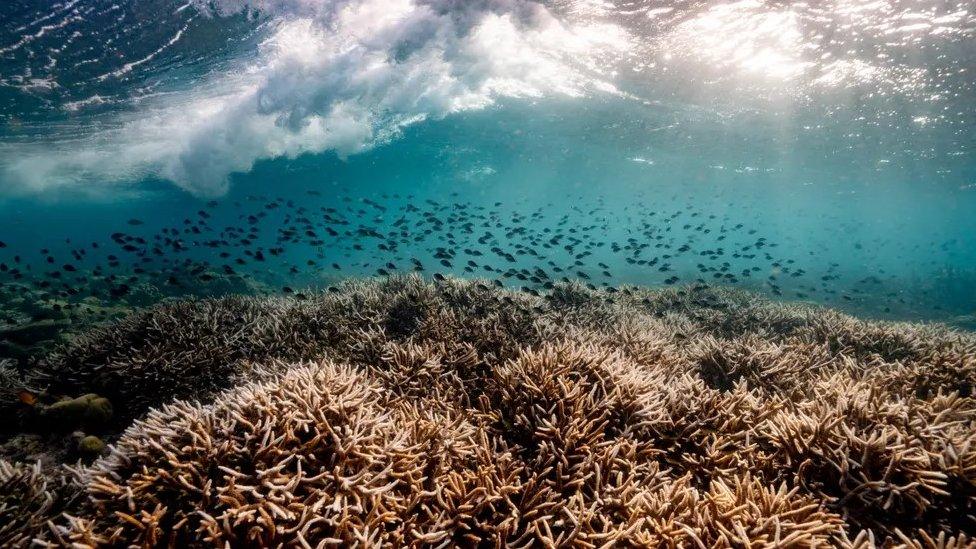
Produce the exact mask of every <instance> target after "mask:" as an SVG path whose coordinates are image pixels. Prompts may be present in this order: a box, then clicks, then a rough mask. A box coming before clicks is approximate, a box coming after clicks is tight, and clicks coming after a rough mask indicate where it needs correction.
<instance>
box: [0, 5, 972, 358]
mask: <svg viewBox="0 0 976 549" xmlns="http://www.w3.org/2000/svg"><path fill="white" fill-rule="evenodd" d="M974 136H976V7H974V6H973V4H972V3H971V2H968V1H962V0H961V1H896V0H872V1H867V0H863V1H860V0H837V1H828V2H812V3H794V2H776V1H760V0H740V1H727V2H719V1H683V2H662V1H651V0H639V1H626V2H610V1H598V0H576V1H556V2H544V3H535V2H523V1H517V0H476V1H471V2H460V1H449V0H431V1H421V0H337V1H329V0H214V1H210V2H203V1H196V0H177V1H171V0H134V1H131V2H116V1H114V0H69V1H62V2H54V3H52V2H50V1H48V0H44V1H41V0H11V1H9V2H6V3H4V4H3V6H2V7H0V241H2V242H3V244H4V246H3V247H2V248H0V263H2V264H3V265H0V285H2V292H0V295H2V299H3V302H4V303H0V305H2V306H3V307H2V308H3V310H0V326H7V327H6V328H4V329H5V330H8V331H9V330H17V329H19V327H21V326H24V325H29V324H31V323H37V322H39V321H41V320H51V319H54V320H57V321H61V320H63V319H64V318H65V317H67V318H68V320H70V321H71V322H76V321H77V322H82V321H85V320H86V319H94V320H98V319H101V318H105V317H107V316H111V315H113V314H121V313H122V312H124V311H125V310H127V309H128V308H130V307H134V306H142V305H147V304H150V303H153V302H156V301H158V300H160V299H164V298H167V297H178V296H181V295H198V296H199V295H214V294H220V293H227V292H256V293H280V292H286V293H287V292H295V293H301V292H302V291H303V289H304V288H306V287H314V288H322V287H327V286H329V285H331V284H333V283H335V282H336V281H337V280H341V279H343V278H346V277H354V276H376V275H380V276H382V275H384V274H388V273H390V274H392V273H395V272H409V271H415V270H416V271H421V272H423V273H424V274H425V275H426V276H433V275H434V274H443V275H454V276H461V277H483V278H487V279H490V280H497V281H499V283H501V284H504V285H506V286H510V287H516V288H517V287H525V288H528V289H530V290H537V289H540V288H544V287H546V286H547V284H549V283H551V282H553V281H556V280H560V279H563V278H568V279H580V280H583V281H584V282H587V283H589V284H592V285H594V286H595V287H602V286H618V285H623V284H635V285H645V286H667V285H679V286H680V285H684V284H692V283H702V282H704V283H707V284H716V285H731V286H736V287H741V288H744V289H748V290H752V291H755V292H759V293H761V294H763V295H766V296H769V297H771V298H774V299H777V300H783V301H803V302H811V303H816V304H823V305H827V306H830V307H835V308H838V309H840V310H843V311H845V312H849V313H852V314H855V315H858V316H862V317H866V318H880V319H892V320H909V321H925V322H943V323H947V324H950V325H952V326H956V327H960V328H964V329H973V328H976V289H974V288H976V216H974V213H976V158H974V145H976V139H974ZM86 315H88V316H86ZM57 326H61V325H60V324H58V325H57ZM14 339H16V338H14ZM8 351H9V350H8Z"/></svg>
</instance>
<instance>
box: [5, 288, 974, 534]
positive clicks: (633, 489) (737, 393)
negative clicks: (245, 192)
mask: <svg viewBox="0 0 976 549" xmlns="http://www.w3.org/2000/svg"><path fill="white" fill-rule="evenodd" d="M2 379H3V381H2V383H3V387H2V388H0V390H2V392H3V394H4V395H5V397H6V396H10V395H19V398H4V400H3V406H4V407H5V408H4V409H3V410H2V411H3V413H4V415H5V417H7V418H15V419H14V420H12V421H10V420H8V423H9V424H10V425H8V426H7V427H5V429H6V430H8V431H10V432H9V433H6V434H5V437H6V438H7V439H8V442H7V443H6V446H7V447H9V446H10V445H11V444H12V442H11V441H14V440H19V441H20V450H19V451H20V453H21V454H22V455H20V456H19V457H18V456H17V455H16V453H17V452H14V451H12V450H11V451H7V452H6V454H7V455H8V456H9V459H4V460H0V484H2V486H0V497H2V500H0V546H3V547H28V546H36V547H79V548H80V547H189V546H204V547H215V546H216V547H258V546H261V547H306V548H307V547H330V546H351V545H355V546H386V547H398V546H415V547H416V546H424V547H452V546H486V547H487V546H512V547H552V546H570V547H617V546H622V547H628V546H641V547H700V548H704V547H817V546H820V547H825V546H838V547H863V548H867V547H896V546H897V547H909V548H937V547H946V548H948V547H968V546H972V544H973V543H974V541H973V539H972V538H971V537H970V535H971V533H972V532H973V531H974V527H976V519H974V516H973V512H974V503H976V444H974V442H976V430H974V428H973V427H974V421H976V401H974V400H973V386H974V382H976V337H974V336H973V335H971V334H964V333H961V332H955V331H951V330H949V329H945V328H937V327H924V326H920V325H911V324H894V323H886V322H870V321H861V320H856V319H854V318H852V317H849V316H845V315H843V314H840V313H837V312H834V311H832V310H829V309H823V308H814V307H810V306H801V305H791V304H781V303H774V302H769V301H766V300H764V299H761V298H759V297H757V296H755V295H752V294H748V293H745V292H743V291H740V290H732V289H719V288H711V287H706V286H704V285H693V286H685V287H680V288H678V287H675V288H669V289H661V290H650V289H643V288H637V287H619V288H612V287H611V288H607V289H605V290H592V289H589V288H587V287H585V286H582V285H579V284H576V283H570V284H563V283H561V284H557V285H555V287H554V288H552V289H551V290H549V291H545V292H540V295H538V296H536V295H530V294H528V293H526V292H520V291H509V290H505V289H501V288H498V287H495V286H494V285H490V284H489V283H485V282H481V281H477V280H473V281H462V280H458V279H453V278H446V279H443V280H441V279H438V280H434V281H429V280H425V279H422V278H420V277H418V276H393V277H389V278H383V279H363V280H352V281H348V282H346V283H343V284H341V285H339V286H337V287H332V288H330V289H329V291H326V292H323V293H318V294H315V293H311V294H308V295H307V296H305V297H304V299H302V298H299V297H287V298H271V297H226V298H219V299H209V300H189V301H181V302H174V303H163V304H159V305H157V306H155V307H153V308H149V309H146V310H143V311H140V312H136V313H133V314H132V315H131V316H129V317H127V318H125V319H124V320H121V321H118V322H115V323H112V324H107V325H104V326H102V327H98V328H94V329H92V330H90V331H89V332H87V333H85V334H83V335H82V336H80V337H77V338H75V339H74V340H72V341H70V342H67V343H63V344H61V345H60V346H59V347H58V348H57V349H56V350H55V351H53V352H52V353H51V354H49V355H48V356H47V357H46V359H45V360H43V361H42V363H41V365H40V367H39V369H38V370H37V371H36V372H35V373H34V374H32V375H31V376H30V377H25V376H24V375H19V374H17V372H16V371H15V370H14V369H13V368H12V366H10V365H9V364H8V365H7V366H6V367H5V368H4V370H3V376H2ZM41 426H43V427H41ZM52 428H53V429H55V430H58V429H60V430H61V433H60V434H54V435H50V434H47V433H48V432H49V431H48V430H49V429H52ZM40 433H44V434H40ZM70 433H74V435H71V434H70ZM72 436H73V437H74V438H72ZM65 440H68V442H67V443H66V442H65ZM25 441H32V443H31V444H33V447H32V448H31V447H29V446H30V445H29V444H28V443H27V442H25ZM104 443H108V446H107V448H106V447H104ZM65 444H67V445H68V446H70V448H68V449H64V446H65ZM25 448H27V449H25ZM32 452H33V453H32ZM42 454H43V455H44V456H47V457H46V458H45V459H41V460H33V461H32V459H31V456H36V455H42Z"/></svg>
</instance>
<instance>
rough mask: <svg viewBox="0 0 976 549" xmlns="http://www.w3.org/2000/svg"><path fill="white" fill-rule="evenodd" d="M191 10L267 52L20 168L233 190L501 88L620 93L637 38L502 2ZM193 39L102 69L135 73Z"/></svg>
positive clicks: (35, 150)
mask: <svg viewBox="0 0 976 549" xmlns="http://www.w3.org/2000/svg"><path fill="white" fill-rule="evenodd" d="M192 9H194V10H195V11H196V12H197V13H198V14H199V16H202V17H213V16H216V17H219V18H232V17H235V16H242V15H243V16H246V17H248V18H250V19H252V20H256V21H258V22H260V24H261V25H263V26H264V29H265V30H264V31H263V36H262V38H261V40H260V41H259V43H258V45H257V47H256V52H254V53H253V54H248V55H246V56H244V58H243V59H238V60H237V61H235V62H234V63H233V64H232V65H231V68H230V69H229V70H225V71H223V72H221V73H220V74H214V75H209V76H207V77H205V78H201V79H200V82H199V83H197V84H196V85H194V86H192V87H189V88H187V89H184V90H179V91H174V92H171V93H166V94H162V95H161V97H156V98H148V99H143V100H142V101H141V103H142V104H143V105H144V106H140V108H138V109H137V110H135V112H130V113H127V114H123V115H119V116H116V117H114V118H113V119H111V120H110V122H109V123H108V125H109V128H108V129H101V130H99V131H97V132H85V131H82V132H79V133H80V135H78V136H77V138H76V139H73V140H70V141H66V142H60V143H56V144H54V146H53V148H54V150H52V144H51V143H44V144H43V145H41V144H38V143H36V142H27V143H17V144H12V145H9V146H7V147H5V149H7V150H5V151H4V153H5V154H4V155H3V156H4V164H5V165H4V170H5V171H6V172H7V173H6V175H7V176H8V178H10V179H11V181H13V182H14V183H15V184H17V185H19V186H20V187H22V188H28V189H32V190H38V189H45V188H50V187H52V186H61V185H65V184H70V183H79V182H86V181H93V180H102V181H104V180H110V181H127V180H133V179H138V178H140V177H144V176H148V175H155V176H160V177H163V178H166V179H169V180H172V181H174V182H176V183H177V184H178V185H179V186H181V187H183V188H184V189H187V190H189V191H191V192H193V193H195V194H200V195H219V194H221V193H223V192H224V191H225V189H226V185H227V177H228V175H229V174H231V173H233V172H239V171H246V170H248V169H249V168H250V167H251V166H252V165H253V164H254V162H255V161H257V160H260V159H265V158H274V157H279V156H286V157H294V156H297V155H300V154H302V153H308V152H313V153H314V152H322V151H330V150H331V151H335V152H336V153H337V154H339V155H340V156H344V155H349V154H353V153H356V152H360V151H362V150H364V149H368V148H370V147H373V146H375V145H376V144H378V143H382V142H385V141H387V140H389V139H391V138H392V137H394V136H395V135H397V133H398V132H399V131H400V130H401V129H402V128H403V127H404V126H406V125H409V124H412V123H415V122H418V121H421V120H425V119H427V118H431V117H443V116H446V115H449V114H451V113H457V112H461V111H466V110H472V109H481V108H484V107H487V106H489V105H492V104H493V103H494V102H495V101H497V100H498V99H499V98H540V97H545V96H550V95H561V96H581V95H584V94H587V93H591V92H594V91H601V92H611V93H613V92H615V88H614V86H613V84H612V83H611V82H610V79H609V74H608V73H609V70H608V69H607V67H608V66H610V65H609V64H608V61H610V62H612V61H613V60H614V59H616V58H618V57H619V56H620V55H621V54H623V53H624V52H626V51H627V49H628V46H629V42H630V40H631V37H629V36H628V35H627V33H626V32H624V31H623V30H622V29H621V28H620V27H617V26H615V25H612V24H607V23H599V22H593V21H590V22H585V23H584V22H567V21H564V20H560V19H558V18H556V17H555V16H554V15H553V13H552V12H550V11H549V10H548V9H547V8H546V7H544V6H542V5H540V4H533V3H526V2H513V1H504V0H502V1H494V0H492V1H483V2H451V1H442V0H438V1H427V2H420V1H414V0H351V1H340V2H323V1H310V0H274V1H272V0H255V1H248V2H243V1H226V2H224V1H221V2H216V3H207V4H202V3H196V4H195V5H194V6H192ZM185 33H186V27H185V26H184V27H182V28H181V29H179V30H178V33H177V34H176V35H175V36H174V37H173V38H171V39H169V40H168V41H166V42H165V43H164V44H163V46H162V47H161V48H160V49H158V50H155V51H154V52H152V53H150V54H148V55H146V56H143V57H141V58H139V59H138V60H136V61H132V62H128V63H126V64H124V65H122V66H121V67H119V68H117V69H115V70H113V71H111V72H108V73H105V74H102V75H100V76H98V77H97V78H98V79H100V80H105V79H109V78H112V79H119V78H122V77H124V76H126V75H127V74H128V73H130V72H132V71H133V70H134V69H136V68H137V67H138V66H139V65H142V64H144V63H147V62H149V61H151V60H152V59H153V58H154V57H156V56H158V55H160V54H162V53H163V50H165V49H167V48H170V47H173V45H174V44H175V43H177V42H178V41H179V40H181V39H182V38H183V35H184V34H185ZM72 105H73V106H75V107H77V105H78V104H77V103H73V104H72Z"/></svg>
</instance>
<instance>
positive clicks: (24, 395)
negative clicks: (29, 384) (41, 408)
mask: <svg viewBox="0 0 976 549" xmlns="http://www.w3.org/2000/svg"><path fill="white" fill-rule="evenodd" d="M17 400H19V401H20V402H21V403H22V404H26V405H28V406H33V405H35V404H37V395H35V394H34V393H32V392H30V391H28V390H27V389H21V390H19V391H17Z"/></svg>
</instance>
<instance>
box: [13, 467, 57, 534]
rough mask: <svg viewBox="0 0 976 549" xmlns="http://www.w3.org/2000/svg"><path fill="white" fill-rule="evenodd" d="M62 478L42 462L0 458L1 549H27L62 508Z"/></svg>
mask: <svg viewBox="0 0 976 549" xmlns="http://www.w3.org/2000/svg"><path fill="white" fill-rule="evenodd" d="M64 480H65V479H64V477H63V476H61V475H59V474H57V473H56V472H51V471H46V470H44V468H43V467H42V464H41V462H35V463H33V464H25V463H12V462H9V461H7V460H5V459H2V458H0V547H30V545H31V541H32V538H33V537H34V536H35V535H37V533H38V532H40V531H41V530H42V529H43V528H44V524H45V522H46V521H47V520H49V519H50V518H52V517H54V516H55V515H56V514H57V513H58V510H59V509H60V507H61V505H62V503H63V502H62V497H63V496H64V492H65V485H64Z"/></svg>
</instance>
